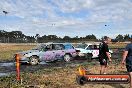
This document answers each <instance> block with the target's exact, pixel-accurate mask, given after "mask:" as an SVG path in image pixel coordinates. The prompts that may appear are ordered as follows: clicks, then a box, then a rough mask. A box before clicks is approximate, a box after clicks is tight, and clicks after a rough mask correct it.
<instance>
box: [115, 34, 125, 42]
mask: <svg viewBox="0 0 132 88" xmlns="http://www.w3.org/2000/svg"><path fill="white" fill-rule="evenodd" d="M115 39H116V40H117V41H120V42H122V41H124V37H123V35H121V34H119V35H118V36H117V37H116V38H115Z"/></svg>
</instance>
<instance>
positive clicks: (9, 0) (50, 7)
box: [0, 0, 132, 38]
mask: <svg viewBox="0 0 132 88" xmlns="http://www.w3.org/2000/svg"><path fill="white" fill-rule="evenodd" d="M3 11H7V12H8V14H6V15H5V14H4V13H3ZM0 30H5V31H22V32H23V33H24V34H26V35H29V36H35V35H36V34H40V36H43V35H57V36H60V37H63V36H71V37H75V36H79V37H81V36H82V37H83V36H86V35H91V34H94V35H95V36H97V38H101V37H102V36H109V37H111V38H115V37H116V36H117V35H118V34H123V35H124V34H132V0H0Z"/></svg>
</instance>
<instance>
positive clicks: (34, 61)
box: [29, 56, 39, 65]
mask: <svg viewBox="0 0 132 88" xmlns="http://www.w3.org/2000/svg"><path fill="white" fill-rule="evenodd" d="M38 63H39V58H38V57H37V56H31V57H30V60H29V64H30V65H37V64H38Z"/></svg>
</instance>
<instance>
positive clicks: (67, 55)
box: [64, 54, 72, 62]
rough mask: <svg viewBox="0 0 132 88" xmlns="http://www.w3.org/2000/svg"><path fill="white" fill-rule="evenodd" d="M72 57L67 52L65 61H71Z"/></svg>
mask: <svg viewBox="0 0 132 88" xmlns="http://www.w3.org/2000/svg"><path fill="white" fill-rule="evenodd" d="M71 59H72V57H71V55H70V54H65V55H64V61H65V62H69V61H70V60H71Z"/></svg>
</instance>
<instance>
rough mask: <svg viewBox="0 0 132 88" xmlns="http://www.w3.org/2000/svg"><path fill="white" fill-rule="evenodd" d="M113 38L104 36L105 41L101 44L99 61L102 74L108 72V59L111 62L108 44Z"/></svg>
mask: <svg viewBox="0 0 132 88" xmlns="http://www.w3.org/2000/svg"><path fill="white" fill-rule="evenodd" d="M110 42H111V39H110V38H109V37H107V36H105V37H104V40H103V42H102V43H101V44H100V45H99V62H100V65H101V69H100V74H106V70H107V65H108V60H109V61H110V62H111V61H112V60H111V58H110V54H109V48H108V44H109V43H110Z"/></svg>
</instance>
